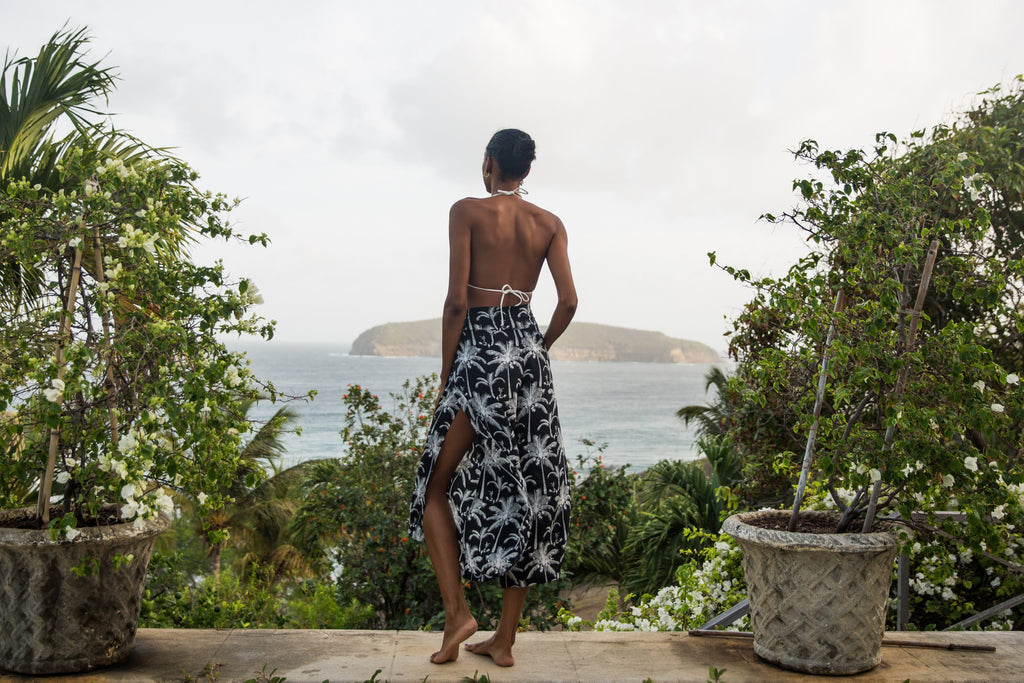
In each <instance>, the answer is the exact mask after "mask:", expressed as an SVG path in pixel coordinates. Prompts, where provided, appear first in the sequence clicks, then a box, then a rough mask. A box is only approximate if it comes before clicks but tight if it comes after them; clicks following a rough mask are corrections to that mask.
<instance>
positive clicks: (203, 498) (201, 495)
mask: <svg viewBox="0 0 1024 683" xmlns="http://www.w3.org/2000/svg"><path fill="white" fill-rule="evenodd" d="M196 498H197V499H198V500H199V504H200V505H204V504H205V503H206V494H205V493H203V492H202V491H200V492H199V495H198V496H196Z"/></svg>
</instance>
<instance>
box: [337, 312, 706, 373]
mask: <svg viewBox="0 0 1024 683" xmlns="http://www.w3.org/2000/svg"><path fill="white" fill-rule="evenodd" d="M349 354H350V355H353V356H435V357H437V356H440V355H441V319H440V318H433V319H431V320H417V321H414V322H404V323H386V324H384V325H377V326H376V327H371V328H370V329H368V330H366V331H365V332H363V333H362V334H360V335H359V337H357V338H356V340H355V341H354V342H352V349H351V350H350V351H349ZM551 358H552V360H572V361H612V362H626V363H717V362H719V361H721V357H720V356H719V355H718V353H717V352H716V351H715V350H714V349H712V348H711V347H710V346H708V345H706V344H702V343H700V342H695V341H689V340H686V339H676V338H674V337H669V336H668V335H666V334H663V333H661V332H652V331H648V330H633V329H629V328H626V327H613V326H611V325H599V324H596V323H578V322H574V323H573V324H572V325H570V326H569V329H568V330H566V331H565V334H563V335H562V336H561V337H559V339H558V342H557V343H556V344H555V345H554V347H553V348H552V349H551Z"/></svg>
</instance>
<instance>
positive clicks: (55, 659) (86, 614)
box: [0, 508, 170, 674]
mask: <svg viewBox="0 0 1024 683" xmlns="http://www.w3.org/2000/svg"><path fill="white" fill-rule="evenodd" d="M34 514H35V509H34V508H32V509H27V508H26V509H22V510H0V670H6V671H13V672H17V673H26V674H52V673H71V672H75V671H86V670H89V669H93V668H96V667H100V666H107V665H110V664H115V663H117V662H119V661H121V660H123V659H125V658H126V657H127V656H128V655H129V654H130V653H131V651H132V647H133V645H134V643H135V632H136V629H137V628H138V623H139V608H140V606H141V599H142V592H143V590H144V588H145V579H146V569H147V568H148V566H149V558H150V556H151V555H152V552H153V543H154V541H155V540H156V536H157V535H158V534H159V533H161V532H162V531H164V530H165V529H166V528H167V527H168V525H169V524H170V520H169V519H168V518H167V517H165V516H162V517H161V518H160V519H157V520H152V521H148V522H146V523H145V524H142V525H141V526H136V525H135V524H116V525H112V526H100V527H85V528H83V529H81V534H80V535H79V536H78V537H77V538H75V540H73V541H67V540H61V541H59V542H57V541H53V540H52V539H51V538H50V533H49V531H48V530H28V529H16V528H5V527H4V524H5V522H6V521H7V520H10V519H14V518H18V517H27V516H30V515H34ZM129 556H131V559H128V557H129ZM75 567H77V568H78V573H76V572H74V571H72V568H75ZM83 570H84V571H83ZM79 574H84V575H81V576H79Z"/></svg>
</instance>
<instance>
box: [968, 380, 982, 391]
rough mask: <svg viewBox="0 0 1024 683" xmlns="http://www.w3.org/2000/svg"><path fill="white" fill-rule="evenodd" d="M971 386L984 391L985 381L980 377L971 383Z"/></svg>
mask: <svg viewBox="0 0 1024 683" xmlns="http://www.w3.org/2000/svg"><path fill="white" fill-rule="evenodd" d="M971 386H972V387H974V388H975V389H977V390H978V391H981V392H984V391H985V383H984V382H983V381H981V380H980V379H979V380H978V381H977V382H975V383H974V384H972V385H971Z"/></svg>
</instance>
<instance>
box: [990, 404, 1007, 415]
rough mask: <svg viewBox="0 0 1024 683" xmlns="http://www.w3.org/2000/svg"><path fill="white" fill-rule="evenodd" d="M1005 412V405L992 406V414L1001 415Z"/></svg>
mask: <svg viewBox="0 0 1024 683" xmlns="http://www.w3.org/2000/svg"><path fill="white" fill-rule="evenodd" d="M1003 410H1005V408H1003V404H1002V403H993V404H992V412H993V413H1001V412H1003Z"/></svg>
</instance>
